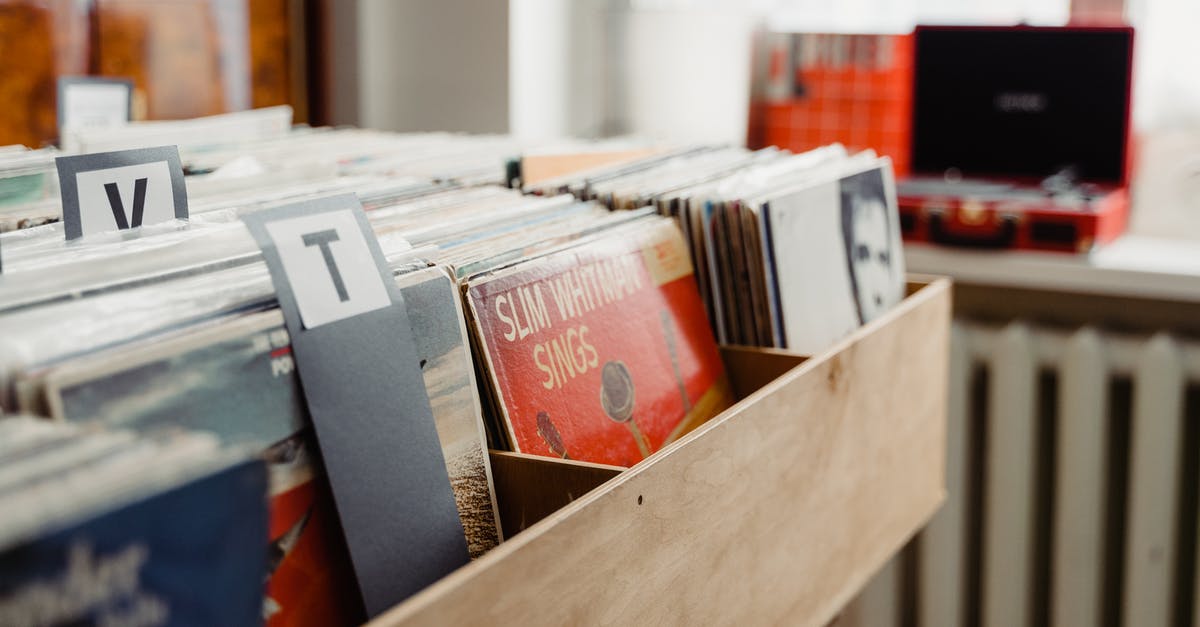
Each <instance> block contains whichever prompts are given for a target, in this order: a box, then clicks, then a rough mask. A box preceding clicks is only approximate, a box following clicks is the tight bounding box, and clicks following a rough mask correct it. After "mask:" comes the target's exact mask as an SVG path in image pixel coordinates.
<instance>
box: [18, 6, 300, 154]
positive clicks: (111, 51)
mask: <svg viewBox="0 0 1200 627" xmlns="http://www.w3.org/2000/svg"><path fill="white" fill-rule="evenodd" d="M305 5H306V2H305V0H26V1H18V0H0V98H2V99H3V100H2V102H4V104H5V106H4V108H3V109H0V144H12V143H21V144H26V145H29V146H40V145H42V144H44V143H46V142H50V141H53V140H54V139H55V137H56V136H57V120H56V97H57V95H56V86H57V80H58V77H60V76H71V75H87V74H90V75H97V76H113V77H122V78H129V79H131V80H132V81H133V84H134V107H133V109H134V116H135V118H139V119H180V118H190V117H197V116H202V115H213V114H216V113H225V112H229V111H239V110H244V109H249V108H253V107H265V106H272V105H279V104H291V105H293V106H295V107H296V110H297V120H298V121H306V112H307V110H308V107H307V101H308V98H309V96H308V94H307V93H306V90H305V85H306V83H307V81H306V80H305V76H304V75H305V72H306V65H307V64H306V62H305V58H304V55H305V50H306V47H305V46H304V42H303V39H304V33H305V27H304V22H303V20H304V17H305V13H306V9H305Z"/></svg>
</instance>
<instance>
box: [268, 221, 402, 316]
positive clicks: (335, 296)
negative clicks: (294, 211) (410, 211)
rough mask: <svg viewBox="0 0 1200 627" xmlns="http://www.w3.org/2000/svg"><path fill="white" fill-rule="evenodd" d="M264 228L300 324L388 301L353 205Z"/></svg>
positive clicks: (365, 309) (370, 308) (359, 311)
mask: <svg viewBox="0 0 1200 627" xmlns="http://www.w3.org/2000/svg"><path fill="white" fill-rule="evenodd" d="M265 228H266V230H267V233H268V234H269V235H270V236H271V239H272V240H273V241H274V243H275V247H276V249H277V250H278V251H279V258H280V261H281V263H282V265H283V270H284V273H286V274H287V279H288V283H289V284H291V286H292V291H293V293H294V294H295V298H296V308H297V309H299V311H300V318H301V320H302V321H303V323H304V327H305V328H306V329H311V328H313V327H318V326H321V325H323V324H328V323H330V322H336V321H338V320H342V319H344V318H349V317H351V316H357V315H359V314H364V313H367V312H369V311H374V310H376V309H382V308H384V307H387V306H389V305H391V302H392V301H391V298H390V297H389V296H388V291H387V286H386V285H384V283H383V278H382V277H381V276H380V275H379V269H378V268H377V267H376V266H375V260H374V258H373V257H372V256H371V249H370V248H368V246H367V241H366V239H365V238H363V234H362V231H361V230H359V225H358V221H357V220H356V219H355V217H354V212H353V211H351V210H349V209H346V210H343V211H332V212H328V213H321V214H317V215H311V216H301V217H298V218H286V219H281V220H276V221H274V222H269V223H267V224H266V225H265Z"/></svg>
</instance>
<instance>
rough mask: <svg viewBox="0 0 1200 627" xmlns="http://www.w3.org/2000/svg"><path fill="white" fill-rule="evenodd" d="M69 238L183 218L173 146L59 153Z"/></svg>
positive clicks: (184, 207)
mask: <svg viewBox="0 0 1200 627" xmlns="http://www.w3.org/2000/svg"><path fill="white" fill-rule="evenodd" d="M54 163H55V166H57V168H58V184H59V188H60V191H61V196H62V211H63V227H64V230H65V231H66V236H67V239H68V240H72V239H78V238H80V237H83V236H84V235H90V234H92V233H102V232H105V231H117V230H125V229H132V228H137V227H139V226H143V225H147V224H156V223H158V222H168V221H170V220H186V219H187V218H188V201H187V184H186V183H184V181H183V165H182V164H181V162H180V160H179V147H178V146H159V147H157V148H135V149H133V150H118V151H116V152H98V153H93V154H87V155H73V156H69V157H58V158H57V159H55V160H54Z"/></svg>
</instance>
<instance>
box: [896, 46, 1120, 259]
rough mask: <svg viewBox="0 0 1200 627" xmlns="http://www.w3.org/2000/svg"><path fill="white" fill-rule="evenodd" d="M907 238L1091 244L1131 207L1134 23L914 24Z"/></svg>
mask: <svg viewBox="0 0 1200 627" xmlns="http://www.w3.org/2000/svg"><path fill="white" fill-rule="evenodd" d="M915 39H916V42H915V50H916V52H915V54H916V59H915V72H914V78H913V133H912V169H913V172H914V173H915V174H914V176H913V177H911V178H908V179H904V180H902V181H900V182H899V183H898V184H897V196H898V200H899V206H900V220H901V228H902V231H903V234H904V238H905V239H906V240H909V241H919V242H931V243H937V244H945V245H952V246H966V247H974V248H1011V249H1026V250H1054V251H1067V252H1086V251H1089V250H1091V249H1092V248H1093V247H1095V246H1096V245H1098V244H1103V243H1105V242H1108V241H1111V240H1113V239H1115V238H1116V237H1117V236H1118V235H1120V234H1121V233H1122V232H1124V230H1125V226H1126V223H1127V221H1128V217H1129V192H1128V189H1127V184H1128V178H1129V125H1130V78H1131V74H1132V59H1133V29H1132V28H1128V27H1083V28H1076V27H1064V28H1058V27H1029V26H1015V27H942V26H937V27H930V26H922V27H918V28H917V30H916V36H915Z"/></svg>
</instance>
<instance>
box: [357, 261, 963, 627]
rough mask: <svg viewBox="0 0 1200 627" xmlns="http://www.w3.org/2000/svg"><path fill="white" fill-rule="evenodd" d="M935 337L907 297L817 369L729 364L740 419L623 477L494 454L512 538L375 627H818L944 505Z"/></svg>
mask: <svg viewBox="0 0 1200 627" xmlns="http://www.w3.org/2000/svg"><path fill="white" fill-rule="evenodd" d="M949 328H950V282H949V280H947V279H916V280H913V281H912V282H910V284H909V296H908V298H907V299H905V300H904V302H903V303H902V304H901V305H899V306H898V307H897V308H895V309H894V310H893V311H891V312H889V313H888V314H887V315H886V316H884V317H883V318H882V319H880V320H877V321H875V322H872V323H870V324H868V325H866V326H864V327H863V328H861V329H859V330H858V331H857V332H855V333H854V334H853V335H851V336H850V337H848V338H846V339H845V340H844V341H842V342H840V343H838V344H837V345H836V346H834V347H833V348H831V349H830V350H828V351H826V352H824V353H822V354H820V355H815V356H812V357H809V358H805V357H801V356H797V355H793V354H789V353H786V352H782V351H778V350H770V349H757V348H740V347H725V348H724V349H723V351H722V352H723V357H724V359H725V364H726V368H727V370H728V372H729V374H730V378H731V381H732V383H733V387H734V389H735V392H736V393H737V395H738V397H739V398H740V400H739V402H738V403H737V404H736V405H734V406H733V407H731V408H730V409H729V410H727V411H725V412H724V413H722V414H721V415H719V416H717V417H715V418H713V419H712V420H710V421H709V422H708V423H706V424H704V425H703V426H701V427H700V428H698V429H697V430H695V431H694V432H692V433H690V434H688V435H687V436H685V437H684V438H682V439H680V440H679V441H678V442H675V443H673V444H671V445H670V446H668V447H666V448H664V449H663V450H661V451H659V452H657V453H655V454H654V455H652V456H651V457H649V458H647V459H646V460H644V461H642V462H641V463H639V464H637V465H635V466H633V467H632V468H629V469H622V468H618V467H614V466H604V465H599V464H586V463H580V462H570V461H564V460H556V459H550V458H545V457H535V456H529V455H520V454H514V453H501V452H494V453H493V454H492V464H493V470H494V474H495V481H496V491H497V498H498V500H499V502H500V509H501V519H502V521H503V523H504V526H505V530H506V533H508V534H509V536H510V537H509V539H508V540H507V541H506V542H504V543H503V544H501V545H500V546H499V547H498V548H496V549H494V550H492V551H491V552H490V553H488V554H487V555H485V556H483V557H482V558H480V559H477V560H475V561H474V562H472V563H470V564H468V565H467V566H465V567H463V568H461V569H459V570H457V571H455V572H454V573H452V574H450V575H449V576H447V577H445V578H444V579H442V580H441V581H439V582H437V583H435V584H434V585H432V586H430V587H429V588H427V589H425V590H424V591H422V592H421V593H419V594H418V595H416V596H414V597H412V598H411V599H409V600H407V601H406V602H404V603H402V604H400V605H398V606H396V607H395V608H393V609H391V610H390V611H388V612H386V613H384V614H383V615H381V616H379V617H377V618H376V620H375V621H374V622H373V623H372V624H373V625H376V626H380V627H382V626H394V627H401V626H403V627H408V626H413V625H478V624H495V623H499V624H513V625H543V624H544V625H566V624H572V625H573V624H615V625H629V624H745V623H751V624H760V623H782V624H789V625H814V626H820V625H825V624H827V623H829V622H830V621H831V620H832V619H833V618H834V617H835V616H836V614H837V613H838V611H839V610H840V609H841V608H842V607H843V606H844V605H845V604H846V603H847V602H848V601H849V600H850V599H851V598H853V597H854V595H855V594H856V593H857V592H858V591H859V589H860V588H862V586H863V585H864V584H865V583H866V582H867V580H868V579H869V578H870V577H871V576H872V575H873V574H874V573H875V572H876V570H878V569H879V568H880V567H881V566H882V565H883V564H884V563H885V562H886V561H887V560H888V559H889V558H890V557H891V556H892V554H894V553H895V552H896V551H897V550H898V549H899V548H900V547H902V546H903V545H904V543H905V542H907V540H908V539H909V538H910V537H912V536H913V534H915V533H916V532H917V531H918V530H919V529H920V528H921V527H922V526H923V525H924V524H925V522H926V521H927V520H928V519H929V518H930V516H932V515H933V513H934V511H935V510H936V509H937V508H938V506H939V505H940V503H941V502H942V499H943V498H944V494H945V490H944V485H945V477H944V472H945V468H944V466H945V428H946V391H947V381H948V373H947V368H948V355H949ZM514 529H518V530H520V531H519V532H518V533H515V535H514V533H513V530H514Z"/></svg>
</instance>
